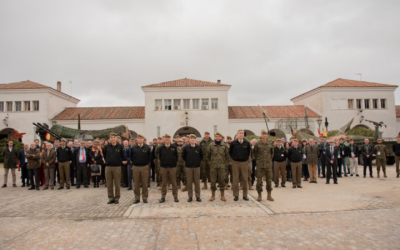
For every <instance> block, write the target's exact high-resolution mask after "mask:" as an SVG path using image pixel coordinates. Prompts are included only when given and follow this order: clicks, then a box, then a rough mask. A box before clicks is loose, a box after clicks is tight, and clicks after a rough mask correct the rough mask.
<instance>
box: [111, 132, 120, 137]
mask: <svg viewBox="0 0 400 250" xmlns="http://www.w3.org/2000/svg"><path fill="white" fill-rule="evenodd" d="M111 136H118V135H117V134H116V133H114V132H112V133H110V137H111Z"/></svg>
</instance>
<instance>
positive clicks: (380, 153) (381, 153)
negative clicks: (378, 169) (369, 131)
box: [374, 144, 386, 159]
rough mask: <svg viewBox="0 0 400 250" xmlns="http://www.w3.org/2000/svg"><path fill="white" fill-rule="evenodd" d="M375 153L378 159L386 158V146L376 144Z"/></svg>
mask: <svg viewBox="0 0 400 250" xmlns="http://www.w3.org/2000/svg"><path fill="white" fill-rule="evenodd" d="M374 153H375V157H376V159H386V146H385V145H383V144H381V145H379V144H378V145H375V147H374Z"/></svg>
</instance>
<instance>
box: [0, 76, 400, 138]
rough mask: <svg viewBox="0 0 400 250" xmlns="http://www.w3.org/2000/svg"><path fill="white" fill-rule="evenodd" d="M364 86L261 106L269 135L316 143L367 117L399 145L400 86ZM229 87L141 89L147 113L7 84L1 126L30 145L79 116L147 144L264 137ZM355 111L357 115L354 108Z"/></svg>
mask: <svg viewBox="0 0 400 250" xmlns="http://www.w3.org/2000/svg"><path fill="white" fill-rule="evenodd" d="M359 84H362V86H363V87H366V85H371V84H372V83H367V82H359V81H350V80H343V79H338V80H335V81H333V82H331V83H328V84H325V85H323V86H321V87H318V88H316V89H314V90H311V91H309V92H306V93H304V94H302V95H300V96H298V97H295V98H293V99H292V101H293V102H294V104H295V105H288V106H262V107H261V108H262V110H264V111H265V112H266V114H267V115H268V119H269V121H268V128H269V130H270V131H271V132H272V134H275V135H276V136H278V137H286V139H288V137H290V135H291V130H292V129H293V130H307V131H309V132H310V133H313V134H315V135H317V129H318V127H319V124H318V120H319V122H321V121H322V119H321V118H325V117H328V121H329V124H330V125H329V129H330V130H334V129H339V128H340V127H342V126H343V125H345V124H346V123H347V122H348V121H349V120H350V119H351V118H353V117H355V120H354V122H353V125H352V127H354V126H356V125H359V123H360V122H359V119H361V115H364V121H362V125H366V126H368V127H371V128H373V126H372V124H369V123H366V121H365V119H367V120H374V121H383V122H384V123H385V124H386V125H388V128H385V129H383V131H384V137H394V136H395V135H396V134H397V133H398V131H399V130H400V129H399V127H400V126H399V124H400V121H399V120H400V110H399V112H398V113H397V115H396V108H395V104H394V90H395V89H396V88H397V86H394V85H385V84H375V83H374V84H372V85H374V86H371V87H366V88H361V87H359V86H358V85H359ZM339 85H340V86H339ZM350 85H351V86H350ZM11 86H12V88H11ZM230 87H231V86H230V85H227V84H223V83H221V82H220V81H219V80H218V81H217V82H206V81H199V80H192V79H187V78H185V79H181V80H176V81H169V82H163V83H158V84H151V85H146V86H143V87H142V90H143V92H144V94H145V106H141V107H133V106H132V107H76V105H77V103H78V102H79V100H78V99H76V98H73V97H71V96H68V95H66V94H64V93H62V92H61V91H57V90H55V89H52V88H50V87H47V86H44V85H41V84H38V83H33V82H30V81H25V82H20V83H10V84H3V85H0V112H3V113H4V114H5V115H6V114H9V118H8V119H9V120H8V123H9V124H8V128H6V127H5V125H2V127H1V129H3V130H2V131H0V134H1V133H3V134H4V133H5V131H7V129H8V130H9V129H15V130H17V131H18V132H26V133H27V135H26V136H25V137H24V138H23V141H28V142H29V141H32V139H34V138H35V135H34V134H33V131H34V130H33V125H32V122H41V123H44V122H45V123H48V124H49V125H50V126H51V125H52V124H59V125H63V126H66V127H71V128H77V124H78V122H77V120H78V114H80V117H81V128H82V129H84V130H96V129H106V128H111V127H115V126H118V125H126V126H128V128H129V130H130V131H131V134H132V135H133V137H135V136H136V134H137V133H141V134H144V135H145V136H146V137H147V138H155V137H157V136H160V135H163V134H165V133H169V134H171V135H177V134H180V135H186V134H189V133H194V134H196V135H197V136H198V137H201V136H203V133H204V132H205V131H209V132H211V133H214V132H215V131H219V132H221V133H222V134H224V135H231V136H233V135H234V134H235V133H236V132H237V130H238V129H244V130H245V132H246V135H254V134H255V135H260V131H261V129H265V128H266V124H265V120H264V116H263V112H262V110H261V109H260V107H258V106H228V91H229V89H230ZM10 89H12V91H11V92H10ZM60 89H61V86H60ZM360 92H362V93H361V94H360ZM10 94H12V95H10ZM39 94H40V95H39ZM28 97H29V98H28ZM27 98H28V99H27ZM359 99H361V104H362V105H364V106H362V108H361V109H357V105H358V104H359ZM367 99H369V100H370V101H369V104H370V108H369V109H367V108H365V105H368V101H365V100H367ZM26 100H27V101H30V102H31V104H30V105H36V104H33V101H35V102H36V101H40V109H39V110H38V111H32V109H30V111H24V109H23V108H22V110H21V111H17V110H16V108H15V107H16V105H17V104H16V103H17V102H21V103H22V105H24V101H26ZM350 100H353V101H350ZM375 100H378V106H377V107H378V108H377V109H374V108H373V107H375V106H374V105H375V104H376V101H375ZM382 100H384V101H382ZM9 102H11V103H13V104H12V105H13V107H12V109H11V110H12V111H10V112H8V111H6V110H8V106H7V105H9V104H8V103H9ZM1 103H3V110H2V111H1ZM344 103H345V104H346V105H344ZM351 103H353V108H349V107H350V106H351V105H350V104H351ZM18 105H19V104H18ZM31 107H32V106H31ZM346 107H347V109H346ZM359 110H362V112H361V111H359ZM358 113H360V114H358ZM306 114H307V119H306ZM372 116H373V117H372ZM396 117H397V118H396ZM396 122H397V123H396ZM322 123H323V121H322ZM4 128H6V130H4Z"/></svg>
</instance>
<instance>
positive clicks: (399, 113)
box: [396, 105, 400, 117]
mask: <svg viewBox="0 0 400 250" xmlns="http://www.w3.org/2000/svg"><path fill="white" fill-rule="evenodd" d="M396 117H400V105H397V106H396Z"/></svg>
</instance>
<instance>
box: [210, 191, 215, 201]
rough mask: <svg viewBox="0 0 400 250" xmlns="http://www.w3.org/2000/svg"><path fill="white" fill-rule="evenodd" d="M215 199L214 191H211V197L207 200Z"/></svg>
mask: <svg viewBox="0 0 400 250" xmlns="http://www.w3.org/2000/svg"><path fill="white" fill-rule="evenodd" d="M214 200H215V191H211V197H210V199H209V201H214Z"/></svg>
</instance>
